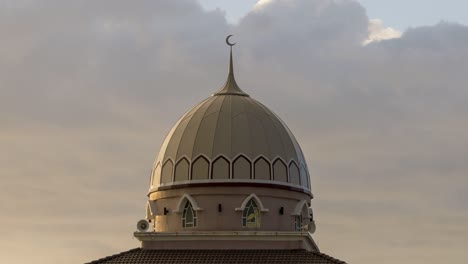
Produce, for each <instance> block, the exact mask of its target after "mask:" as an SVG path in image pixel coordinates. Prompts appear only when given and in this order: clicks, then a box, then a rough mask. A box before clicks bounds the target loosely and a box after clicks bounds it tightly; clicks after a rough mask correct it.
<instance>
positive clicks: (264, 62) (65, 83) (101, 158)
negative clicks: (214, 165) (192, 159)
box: [0, 0, 468, 264]
mask: <svg viewBox="0 0 468 264" xmlns="http://www.w3.org/2000/svg"><path fill="white" fill-rule="evenodd" d="M0 3H2V4H3V5H0V17H1V19H0V35H1V36H2V42H1V43H2V44H1V45H0V95H1V96H0V124H1V126H0V149H2V151H1V152H0V176H1V177H2V184H1V185H0V198H1V199H0V201H1V202H0V237H1V239H0V263H31V262H34V263H37V264H41V263H64V262H72V263H83V262H86V261H91V260H94V259H97V258H100V257H104V256H106V255H110V254H115V253H118V252H121V251H125V250H128V249H130V248H134V247H138V246H139V245H138V243H137V240H135V239H133V238H132V233H133V231H134V230H135V224H136V222H137V221H138V220H139V219H141V218H142V217H144V213H145V210H144V209H145V202H146V192H147V188H148V186H147V183H148V180H149V173H150V170H151V166H152V163H153V160H154V158H155V156H156V154H157V152H158V150H159V147H160V144H161V143H162V140H163V138H164V136H165V134H166V133H167V132H168V130H169V129H170V127H171V126H172V125H173V123H174V122H175V121H176V120H177V119H178V118H179V117H180V116H181V115H182V114H183V113H184V112H185V111H186V110H188V109H189V108H191V107H192V106H193V105H195V104H197V103H198V102H199V101H201V100H203V99H204V98H206V97H208V96H209V95H210V94H211V93H212V92H213V91H216V90H217V89H218V88H219V87H220V86H221V85H222V84H223V81H224V80H225V77H226V72H227V58H228V49H227V47H226V46H225V44H224V38H225V36H226V35H227V34H234V35H235V36H234V39H235V41H236V42H238V44H237V45H236V47H235V49H234V56H235V67H236V79H237V81H238V83H239V85H240V86H241V88H242V89H243V90H244V91H246V92H248V93H249V94H250V95H251V96H252V97H253V98H255V99H257V100H259V101H260V102H262V103H264V104H265V105H267V106H268V107H270V108H271V109H272V110H273V111H275V112H276V113H277V114H278V115H279V116H280V117H281V118H282V119H283V120H284V121H285V122H286V124H288V126H289V127H290V129H291V130H292V132H293V133H294V134H295V136H296V138H297V139H298V141H299V143H300V144H301V147H302V150H303V151H304V154H305V157H306V159H307V161H308V166H309V169H310V174H311V177H312V189H313V193H314V195H315V199H314V200H313V201H312V202H313V208H314V214H315V217H316V221H317V226H318V227H317V233H316V234H315V235H314V238H315V239H316V241H317V242H318V245H319V247H320V248H321V250H322V251H323V252H324V253H327V254H330V255H332V256H334V257H337V258H339V259H343V260H345V261H347V262H349V263H361V264H371V263H372V264H373V263H382V264H387V263H389V264H390V263H392V264H393V263H411V264H419V263H421V264H422V263H424V264H432V263H434V264H436V263H437V264H439V263H463V262H464V261H465V260H466V259H467V258H468V253H466V248H467V247H468V242H467V239H466V237H468V226H467V224H466V223H468V195H467V194H468V189H467V188H468V187H467V186H468V179H467V177H466V175H468V162H467V157H468V136H467V133H466V131H467V130H468V121H467V119H466V116H467V115H468V104H467V99H466V98H468V90H467V89H466V83H468V76H467V75H466V73H465V71H466V68H468V49H467V48H466V47H468V27H467V26H465V25H461V24H456V23H439V24H436V25H431V26H424V27H417V28H413V29H410V30H407V31H405V32H402V35H401V36H399V37H396V38H393V39H391V40H382V41H380V42H377V41H374V42H372V43H371V44H369V45H363V43H364V42H365V41H366V40H368V39H369V36H370V35H371V34H377V33H379V34H384V33H382V31H385V30H388V29H386V28H385V26H381V27H379V26H378V25H377V26H376V24H375V21H374V22H372V21H370V20H369V18H368V16H367V15H366V9H365V8H364V7H362V6H361V5H359V4H358V3H356V2H351V1H333V2H331V1H328V0H289V1H287V3H285V2H283V1H272V2H271V3H270V4H268V5H265V6H264V7H262V8H260V9H257V10H256V11H254V12H250V13H248V14H247V16H245V17H244V18H243V19H242V20H241V21H239V24H238V25H231V24H229V23H227V22H226V18H225V14H224V13H223V12H221V11H206V10H205V9H203V8H202V7H201V6H199V5H198V4H196V3H195V2H193V1H190V0H176V1H131V2H130V1H123V0H122V1H120V0H119V1H115V0H113V1H111V0H103V1H63V0H44V1H21V2H18V1H17V0H15V1H13V0H11V1H3V2H0ZM291 3H293V4H291ZM372 23H374V24H372ZM369 25H371V26H374V27H373V30H374V31H371V32H369V30H368V29H369ZM377 35H378V34H377ZM377 35H376V36H377Z"/></svg>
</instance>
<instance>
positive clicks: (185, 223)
mask: <svg viewBox="0 0 468 264" xmlns="http://www.w3.org/2000/svg"><path fill="white" fill-rule="evenodd" d="M196 226H197V212H196V211H195V210H193V207H192V204H191V203H190V202H189V201H187V202H186V203H185V206H184V212H183V214H182V227H184V228H186V227H196Z"/></svg>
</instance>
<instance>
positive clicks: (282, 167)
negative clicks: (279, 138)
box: [273, 159, 288, 182]
mask: <svg viewBox="0 0 468 264" xmlns="http://www.w3.org/2000/svg"><path fill="white" fill-rule="evenodd" d="M273 179H274V180H275V181H281V182H288V171H287V169H286V164H284V162H283V161H282V160H280V159H277V160H276V161H275V162H274V163H273Z"/></svg>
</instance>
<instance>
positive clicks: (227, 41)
mask: <svg viewBox="0 0 468 264" xmlns="http://www.w3.org/2000/svg"><path fill="white" fill-rule="evenodd" d="M232 36H234V35H229V36H227V38H226V44H228V45H229V46H231V47H232V46H234V45H236V44H237V43H231V42H229V38H230V37H232Z"/></svg>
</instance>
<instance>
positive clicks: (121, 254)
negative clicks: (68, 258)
mask: <svg viewBox="0 0 468 264" xmlns="http://www.w3.org/2000/svg"><path fill="white" fill-rule="evenodd" d="M139 250H141V248H133V249H130V250H127V251H123V252H120V253H117V254H114V255H110V256H107V257H103V258H100V259H97V260H93V261H91V262H86V263H85V264H96V263H100V262H103V261H107V260H112V259H115V258H117V257H121V256H125V255H127V254H130V253H133V252H135V251H139Z"/></svg>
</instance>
